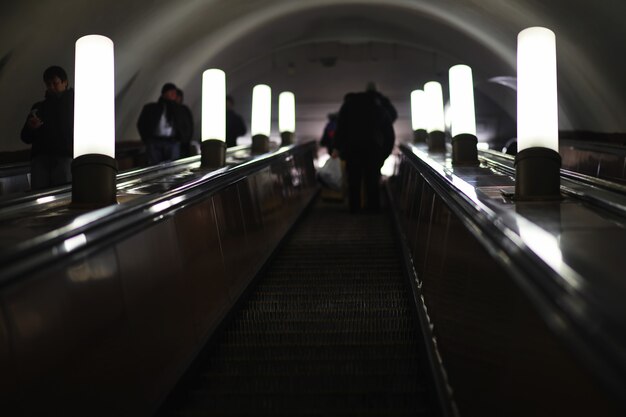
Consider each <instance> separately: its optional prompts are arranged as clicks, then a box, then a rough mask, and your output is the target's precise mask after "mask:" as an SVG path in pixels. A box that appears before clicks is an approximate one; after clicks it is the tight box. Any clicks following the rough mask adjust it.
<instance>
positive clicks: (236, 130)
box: [226, 95, 248, 148]
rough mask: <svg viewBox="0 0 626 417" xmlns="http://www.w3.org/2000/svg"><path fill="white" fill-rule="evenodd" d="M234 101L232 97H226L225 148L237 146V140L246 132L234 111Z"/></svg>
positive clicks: (244, 124) (240, 118)
mask: <svg viewBox="0 0 626 417" xmlns="http://www.w3.org/2000/svg"><path fill="white" fill-rule="evenodd" d="M234 107H235V100H234V99H233V97H232V96H230V95H228V96H226V146H227V147H229V148H230V147H231V146H237V138H238V137H239V136H243V135H245V134H246V132H247V131H248V128H247V127H246V123H245V122H244V121H243V118H242V117H241V116H240V115H239V114H237V113H236V112H235V110H234Z"/></svg>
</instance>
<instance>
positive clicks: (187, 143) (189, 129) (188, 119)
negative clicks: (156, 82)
mask: <svg viewBox="0 0 626 417" xmlns="http://www.w3.org/2000/svg"><path fill="white" fill-rule="evenodd" d="M184 99H185V94H184V93H183V90H181V89H180V88H177V89H176V103H177V104H178V105H179V106H180V109H181V112H182V117H183V118H184V129H183V131H182V133H181V142H180V156H181V157H183V158H185V157H187V156H192V155H195V154H196V153H195V151H194V152H193V153H192V152H191V149H192V148H191V139H192V137H193V113H191V109H190V108H189V107H187V106H186V105H184V104H183V100H184Z"/></svg>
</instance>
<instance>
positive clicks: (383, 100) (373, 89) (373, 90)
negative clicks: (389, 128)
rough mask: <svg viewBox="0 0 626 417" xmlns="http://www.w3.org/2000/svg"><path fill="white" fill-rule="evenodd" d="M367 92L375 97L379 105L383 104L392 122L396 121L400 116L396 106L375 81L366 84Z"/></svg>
mask: <svg viewBox="0 0 626 417" xmlns="http://www.w3.org/2000/svg"><path fill="white" fill-rule="evenodd" d="M365 92H366V93H368V94H370V95H371V96H372V97H373V98H374V100H376V101H377V102H378V105H379V106H381V107H382V108H383V109H384V110H385V111H386V112H387V114H388V115H389V120H391V123H394V122H395V121H396V119H397V118H398V112H397V111H396V108H395V107H394V106H393V104H391V101H389V99H388V98H387V97H385V96H384V95H383V94H382V93H380V92H379V91H378V87H377V86H376V83H375V82H373V81H370V82H368V83H367V85H366V86H365Z"/></svg>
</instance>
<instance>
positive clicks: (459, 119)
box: [449, 65, 476, 137]
mask: <svg viewBox="0 0 626 417" xmlns="http://www.w3.org/2000/svg"><path fill="white" fill-rule="evenodd" d="M449 76H450V106H451V108H452V128H451V130H452V137H454V136H457V135H461V134H467V135H474V136H476V114H475V111H474V81H473V80H472V69H471V68H470V67H468V66H467V65H455V66H453V67H451V68H450V71H449Z"/></svg>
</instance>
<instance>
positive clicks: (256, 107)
mask: <svg viewBox="0 0 626 417" xmlns="http://www.w3.org/2000/svg"><path fill="white" fill-rule="evenodd" d="M271 121H272V89H271V88H270V87H269V86H267V85H265V84H259V85H255V86H254V88H253V89H252V123H251V126H250V133H251V134H252V153H255V154H259V153H266V152H269V151H270V126H271Z"/></svg>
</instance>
